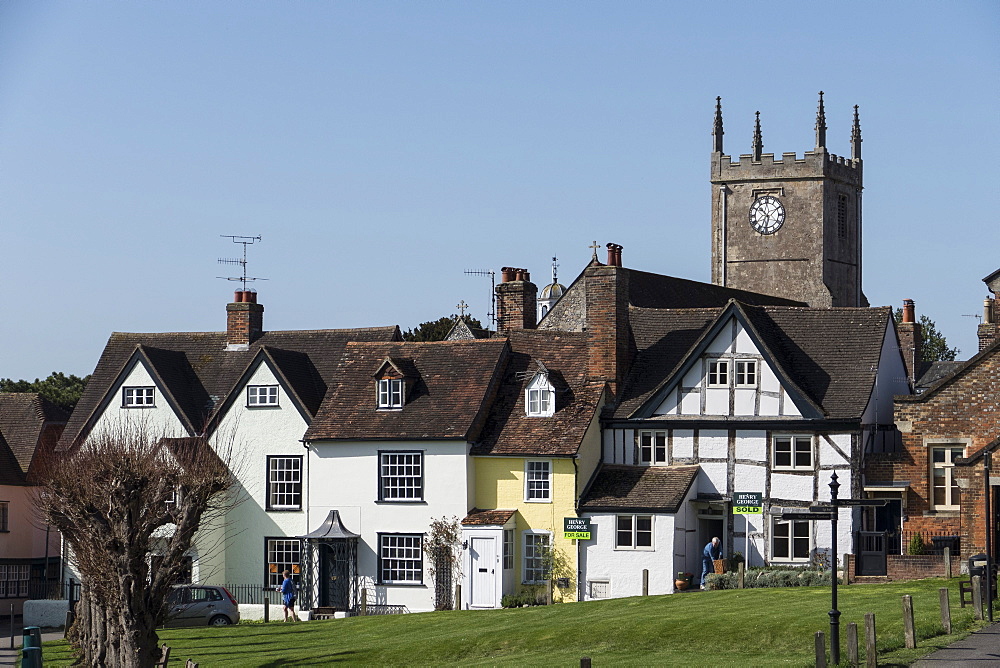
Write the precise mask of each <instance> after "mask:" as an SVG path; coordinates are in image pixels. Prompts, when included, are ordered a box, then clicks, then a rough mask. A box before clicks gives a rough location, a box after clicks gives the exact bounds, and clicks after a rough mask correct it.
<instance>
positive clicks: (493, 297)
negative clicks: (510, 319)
mask: <svg viewBox="0 0 1000 668" xmlns="http://www.w3.org/2000/svg"><path fill="white" fill-rule="evenodd" d="M465 273H466V274H468V275H470V276H489V277H490V312H489V313H487V314H486V317H487V318H488V319H489V321H490V324H492V325H493V329H494V330H495V329H496V324H497V272H495V271H493V270H492V269H466V270H465Z"/></svg>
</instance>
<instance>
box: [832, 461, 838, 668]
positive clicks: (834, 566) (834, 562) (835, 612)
mask: <svg viewBox="0 0 1000 668" xmlns="http://www.w3.org/2000/svg"><path fill="white" fill-rule="evenodd" d="M839 490H840V483H839V482H837V472H836V471H834V472H833V475H832V476H830V504H831V505H832V506H833V517H832V518H831V519H830V525H831V531H832V532H833V536H832V537H831V541H830V542H831V549H832V550H833V558H832V559H831V566H832V572H831V573H830V663H831V664H833V665H835V666H836V665H837V664H839V663H840V610H838V609H837V515H838V512H837V492H838V491H839Z"/></svg>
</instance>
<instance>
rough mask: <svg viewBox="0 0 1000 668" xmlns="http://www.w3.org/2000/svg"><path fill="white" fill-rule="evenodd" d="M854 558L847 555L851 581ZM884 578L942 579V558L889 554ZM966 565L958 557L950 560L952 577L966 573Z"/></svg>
mask: <svg viewBox="0 0 1000 668" xmlns="http://www.w3.org/2000/svg"><path fill="white" fill-rule="evenodd" d="M854 556H855V555H853V554H849V555H847V572H848V573H850V577H851V579H852V580H853V579H854V577H855V575H856V573H855V570H854ZM885 562H886V563H885V569H886V577H887V578H888V579H890V580H919V579H921V578H935V577H944V575H945V564H944V556H943V555H940V554H890V555H887V556H886V559H885ZM968 570H969V568H968V563H967V562H966V560H965V559H963V558H962V557H960V556H957V557H952V558H951V574H952V576H953V577H955V576H958V575H960V574H962V573H966V572H968Z"/></svg>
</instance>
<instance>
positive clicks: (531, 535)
mask: <svg viewBox="0 0 1000 668" xmlns="http://www.w3.org/2000/svg"><path fill="white" fill-rule="evenodd" d="M521 537H522V541H521V544H522V545H523V546H524V549H523V550H522V551H521V583H522V584H544V583H546V582H548V580H547V579H545V578H544V576H545V575H546V570H547V569H550V568H551V564H546V562H545V560H546V557H547V556H548V554H547V552H548V551H549V550H551V549H552V532H551V531H533V530H530V529H529V530H528V531H524V532H522V534H521ZM540 545H541V546H544V552H543V553H542V554H537V553H536V550H537V547H538V546H540ZM529 574H530V575H532V576H538V575H540V576H543V577H542V579H539V578H538V577H531V578H529V577H528V576H529ZM548 575H551V573H548Z"/></svg>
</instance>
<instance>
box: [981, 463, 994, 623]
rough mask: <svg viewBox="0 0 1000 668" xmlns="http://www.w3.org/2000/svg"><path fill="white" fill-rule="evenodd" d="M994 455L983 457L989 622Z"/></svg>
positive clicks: (991, 614) (990, 617)
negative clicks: (991, 488) (991, 490)
mask: <svg viewBox="0 0 1000 668" xmlns="http://www.w3.org/2000/svg"><path fill="white" fill-rule="evenodd" d="M992 454H993V453H990V452H987V453H986V454H985V455H984V456H983V478H984V484H985V486H986V493H985V494H983V498H984V499H985V502H986V512H985V513H983V531H984V532H985V534H986V614H987V618H988V619H989V621H991V622H992V621H993V583H994V580H993V536H992V535H991V534H992V533H993V520H992V518H991V517H990V515H991V513H990V510H992V508H990V506H991V505H992V504H991V503H990V466H991V464H992Z"/></svg>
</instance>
